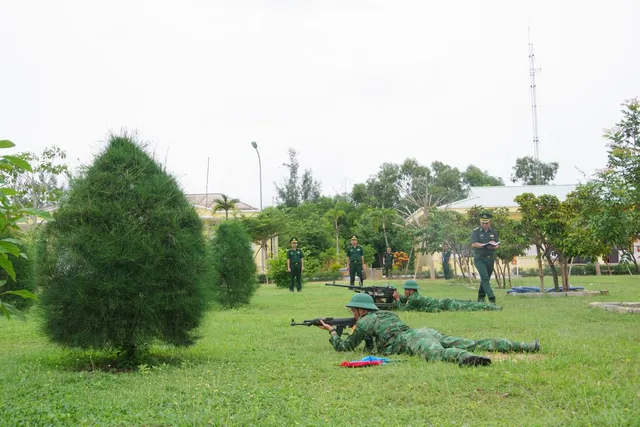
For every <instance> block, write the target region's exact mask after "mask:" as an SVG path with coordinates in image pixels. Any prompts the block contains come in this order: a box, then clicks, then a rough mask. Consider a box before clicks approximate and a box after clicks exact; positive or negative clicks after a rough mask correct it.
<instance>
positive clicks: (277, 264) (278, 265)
mask: <svg viewBox="0 0 640 427" xmlns="http://www.w3.org/2000/svg"><path fill="white" fill-rule="evenodd" d="M301 249H302V253H304V271H303V272H302V278H301V279H302V285H304V283H305V282H307V281H308V280H309V278H310V277H312V276H315V275H316V274H317V273H318V270H319V269H320V261H319V260H317V259H316V258H311V257H309V252H308V251H307V249H306V248H301ZM287 250H288V249H284V248H280V250H279V251H278V254H277V256H275V257H273V258H272V259H270V260H269V262H268V264H269V280H271V281H272V282H273V283H275V284H276V286H277V287H278V288H288V287H289V281H290V279H291V275H290V274H289V272H288V271H287ZM334 252H335V251H334Z"/></svg>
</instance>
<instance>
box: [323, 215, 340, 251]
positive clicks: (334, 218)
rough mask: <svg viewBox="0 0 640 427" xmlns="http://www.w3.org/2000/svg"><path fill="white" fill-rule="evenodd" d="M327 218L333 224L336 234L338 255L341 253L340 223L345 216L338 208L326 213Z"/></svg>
mask: <svg viewBox="0 0 640 427" xmlns="http://www.w3.org/2000/svg"><path fill="white" fill-rule="evenodd" d="M325 216H326V217H327V218H329V219H330V220H331V221H332V222H333V228H334V231H335V232H336V255H338V253H339V252H340V245H339V243H338V242H339V235H340V234H339V231H340V229H339V228H338V221H339V220H340V218H342V217H343V216H344V211H343V210H342V209H338V208H331V209H329V210H328V211H327V212H326V213H325Z"/></svg>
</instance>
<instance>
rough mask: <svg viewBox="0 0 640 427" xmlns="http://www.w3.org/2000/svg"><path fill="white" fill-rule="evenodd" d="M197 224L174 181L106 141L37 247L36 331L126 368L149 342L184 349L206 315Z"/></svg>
mask: <svg viewBox="0 0 640 427" xmlns="http://www.w3.org/2000/svg"><path fill="white" fill-rule="evenodd" d="M205 259H206V246H205V238H204V235H203V230H202V222H201V221H200V218H199V217H198V215H197V213H196V212H195V210H194V208H193V206H192V205H191V204H190V203H189V202H188V201H187V199H186V197H185V195H184V194H183V193H182V191H181V190H180V188H179V186H178V184H177V183H176V181H175V179H174V178H173V177H171V176H170V175H168V174H167V173H166V172H165V171H164V170H163V168H162V167H161V166H160V165H159V164H157V163H156V162H155V161H154V160H153V159H152V158H151V157H150V156H149V155H148V154H147V153H145V152H144V151H143V150H142V149H141V148H140V147H139V146H138V144H137V143H136V142H135V141H134V140H133V139H132V138H131V137H129V136H127V135H124V136H112V137H111V138H110V141H109V145H108V147H107V148H106V150H105V151H104V152H103V153H102V154H100V155H99V156H98V157H97V158H96V159H95V161H94V163H93V165H92V166H91V167H90V168H88V169H87V170H86V172H85V174H84V176H83V177H81V178H78V179H76V180H74V181H72V182H71V187H70V190H69V193H68V194H67V196H66V197H65V199H64V200H62V202H61V203H60V206H59V209H58V211H57V212H56V214H55V221H52V222H49V223H47V224H46V227H45V229H44V232H43V236H42V239H41V244H40V245H39V248H38V269H37V279H38V285H40V286H42V296H41V300H42V307H43V314H44V325H43V328H44V332H45V334H46V335H47V336H48V337H49V338H50V339H51V340H52V341H53V342H55V343H58V344H61V345H64V346H68V347H80V348H96V349H106V350H117V351H118V353H119V354H120V356H121V357H123V358H124V359H125V361H126V362H127V363H130V362H135V361H136V360H137V358H138V357H139V356H140V355H141V354H140V352H141V351H144V349H145V348H146V347H147V346H148V344H150V343H151V342H152V341H153V340H155V339H158V340H161V341H164V342H166V343H169V344H173V345H190V344H193V343H194V341H195V339H196V336H195V335H194V331H195V329H196V328H197V327H198V326H199V324H200V321H201V319H202V316H203V314H204V311H205V309H206V307H207V301H209V299H208V298H207V289H208V288H209V289H210V287H211V285H210V284H209V283H206V282H207V280H208V279H209V278H210V277H209V276H208V275H207V274H206V271H207V270H206V269H205Z"/></svg>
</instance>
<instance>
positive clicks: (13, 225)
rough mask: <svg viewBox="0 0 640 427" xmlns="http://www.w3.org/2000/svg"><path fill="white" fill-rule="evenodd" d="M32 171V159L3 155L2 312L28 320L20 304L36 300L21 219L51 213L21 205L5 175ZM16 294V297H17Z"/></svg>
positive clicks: (6, 144) (1, 144) (3, 144)
mask: <svg viewBox="0 0 640 427" xmlns="http://www.w3.org/2000/svg"><path fill="white" fill-rule="evenodd" d="M14 146H15V144H14V143H13V142H11V141H9V140H6V139H5V140H0V149H5V148H12V147H14ZM30 172H32V168H31V165H30V164H29V162H28V161H27V160H25V159H23V158H21V157H19V156H10V155H3V156H0V185H1V187H0V213H1V215H0V288H2V291H1V292H0V315H1V316H4V317H6V318H7V319H10V318H11V316H12V315H13V316H16V317H17V318H18V319H21V320H26V317H25V315H24V313H22V311H20V308H25V307H27V306H28V305H29V304H30V302H29V301H24V300H36V299H37V297H36V296H35V294H34V293H33V292H31V290H33V283H32V282H31V280H30V278H29V263H28V262H27V261H26V258H27V255H26V254H25V253H24V252H22V249H21V247H20V246H21V245H22V241H21V237H22V233H21V232H20V227H19V226H18V223H19V222H20V221H21V220H23V219H24V218H25V217H26V216H28V215H31V216H36V217H38V216H39V217H41V218H45V219H50V218H51V217H50V215H49V214H48V213H46V212H42V211H40V210H37V209H33V208H29V209H25V208H21V207H20V206H19V204H18V203H16V202H15V201H14V200H13V197H14V196H17V195H18V191H17V190H16V189H15V188H12V187H10V186H8V185H7V184H6V181H5V178H6V177H17V176H20V174H22V173H30ZM16 297H17V298H16Z"/></svg>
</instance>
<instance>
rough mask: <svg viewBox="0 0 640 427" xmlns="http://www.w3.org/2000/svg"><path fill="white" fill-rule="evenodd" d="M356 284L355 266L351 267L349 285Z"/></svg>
mask: <svg viewBox="0 0 640 427" xmlns="http://www.w3.org/2000/svg"><path fill="white" fill-rule="evenodd" d="M355 282H356V266H355V265H354V264H351V265H349V284H350V285H351V286H353V285H354V284H355Z"/></svg>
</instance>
